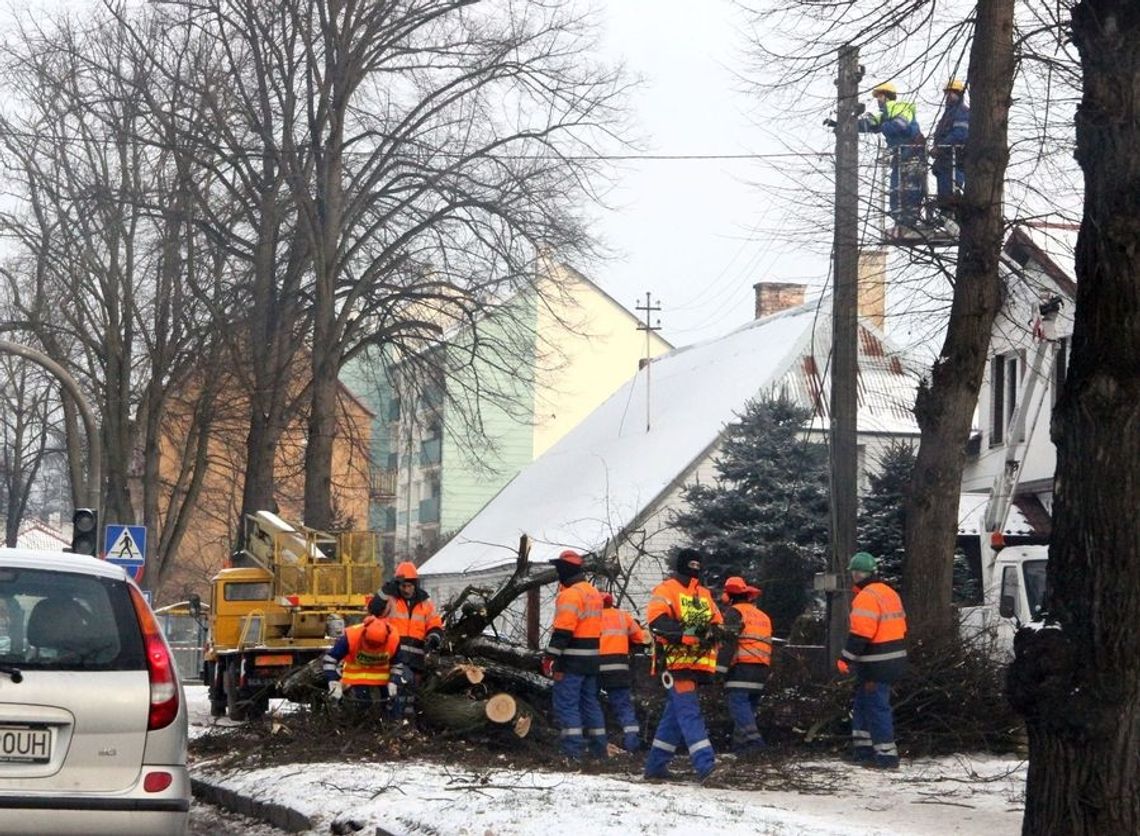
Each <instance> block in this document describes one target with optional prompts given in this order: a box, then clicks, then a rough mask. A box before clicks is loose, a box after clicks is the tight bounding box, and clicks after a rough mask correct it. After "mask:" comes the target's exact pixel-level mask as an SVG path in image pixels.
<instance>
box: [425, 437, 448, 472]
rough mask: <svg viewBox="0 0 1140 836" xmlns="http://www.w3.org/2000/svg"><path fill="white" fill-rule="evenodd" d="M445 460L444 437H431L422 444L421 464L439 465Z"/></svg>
mask: <svg viewBox="0 0 1140 836" xmlns="http://www.w3.org/2000/svg"><path fill="white" fill-rule="evenodd" d="M442 461H443V439H442V438H429V439H427V440H426V441H424V442H422V443H421V444H420V466H421V467H438V466H439V463H440V462H442Z"/></svg>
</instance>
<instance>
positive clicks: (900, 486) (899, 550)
mask: <svg viewBox="0 0 1140 836" xmlns="http://www.w3.org/2000/svg"><path fill="white" fill-rule="evenodd" d="M876 464H877V465H878V472H877V473H874V474H871V475H870V484H871V490H870V492H869V493H868V494H867V495H866V496H864V497H863V500H862V502H861V508H860V513H859V535H858V543H859V549H860V550H861V551H865V552H870V553H871V554H873V555H875V557H877V558H879V576H880V577H881V578H882V579H883V580H884V581H886V582H887V583H889V584H890V585H891V586H893V587H894V588H895V589H901V588H902V587H901V585H900V584H901V583H902V565H903V555H904V554H905V553H906V547H905V543H904V532H905V531H906V511H905V509H904V504H905V500H906V496H907V493H908V491H909V490H910V477H911V473H912V472H913V471H914V448H913V447H912V446H911V445H909V444H906V443H905V442H898V443H895V444H892V445H890V446H889V447H887V448H886V449H885V450H884V451H883V453H882V455H881V456H880V457H879V460H878V462H876Z"/></svg>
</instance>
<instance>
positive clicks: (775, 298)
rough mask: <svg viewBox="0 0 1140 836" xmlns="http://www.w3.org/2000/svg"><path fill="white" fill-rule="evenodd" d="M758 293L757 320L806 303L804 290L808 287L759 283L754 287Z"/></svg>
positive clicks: (782, 283) (784, 283) (779, 283)
mask: <svg viewBox="0 0 1140 836" xmlns="http://www.w3.org/2000/svg"><path fill="white" fill-rule="evenodd" d="M752 287H753V289H754V290H755V291H756V318H757V319H759V318H760V317H762V316H769V315H771V314H774V313H779V312H780V311H786V310H787V309H788V308H794V307H797V306H798V305H802V304H803V303H804V290H805V289H806V288H807V285H802V284H790V283H787V282H757V283H756V284H754V285H752Z"/></svg>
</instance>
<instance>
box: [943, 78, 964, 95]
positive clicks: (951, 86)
mask: <svg viewBox="0 0 1140 836" xmlns="http://www.w3.org/2000/svg"><path fill="white" fill-rule="evenodd" d="M942 92H943V93H959V94H961V93H965V92H966V84H965V82H962V81H959V80H958V79H956V78H952V79H950V80H949V81H947V82H946V87H945V88H943V90H942Z"/></svg>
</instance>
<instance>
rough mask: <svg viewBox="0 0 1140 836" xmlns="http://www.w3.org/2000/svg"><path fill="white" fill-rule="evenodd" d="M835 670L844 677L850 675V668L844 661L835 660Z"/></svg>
mask: <svg viewBox="0 0 1140 836" xmlns="http://www.w3.org/2000/svg"><path fill="white" fill-rule="evenodd" d="M835 669H836V670H837V671H839V672H840V673H841V674H843V675H844V676H848V675H849V674H850V673H851V666H850V665H848V664H847V660H846V659H836V660H835Z"/></svg>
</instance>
